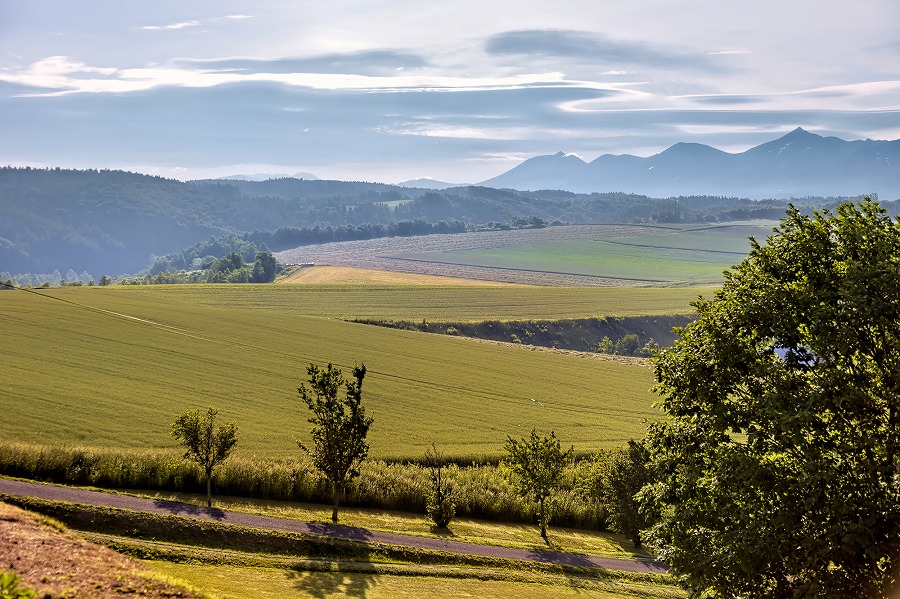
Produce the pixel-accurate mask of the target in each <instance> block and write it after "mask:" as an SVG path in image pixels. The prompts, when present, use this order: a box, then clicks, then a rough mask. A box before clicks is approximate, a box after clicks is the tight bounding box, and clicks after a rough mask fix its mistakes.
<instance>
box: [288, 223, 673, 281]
mask: <svg viewBox="0 0 900 599" xmlns="http://www.w3.org/2000/svg"><path fill="white" fill-rule="evenodd" d="M659 230H660V229H659V227H648V226H641V225H574V226H566V227H547V228H545V229H517V230H513V231H482V232H477V233H458V234H454V235H423V236H418V237H385V238H381V239H367V240H362V241H341V242H336V243H326V244H321V245H308V246H301V247H298V248H294V249H291V250H284V251H282V252H277V253H276V254H275V257H276V258H277V259H278V261H279V262H284V263H289V264H304V263H311V264H315V265H316V266H319V265H322V266H352V267H356V268H363V269H374V270H382V271H393V272H404V273H410V274H422V275H432V276H440V277H453V278H460V279H475V280H482V281H496V282H504V283H519V284H525V285H552V286H560V287H583V286H584V287H610V286H622V285H631V286H646V285H647V284H648V282H647V281H636V280H628V279H616V278H611V277H598V276H589V275H576V274H564V273H550V272H537V271H529V270H517V269H509V268H491V267H484V266H468V265H461V264H444V263H437V262H425V261H419V260H409V259H403V258H397V257H395V256H398V255H411V254H424V253H427V252H447V251H465V250H473V249H485V248H498V247H503V246H508V245H523V244H529V243H539V242H545V241H566V240H573V239H589V240H594V241H597V240H605V239H614V238H618V237H628V236H632V235H639V234H649V233H653V232H658V231H659Z"/></svg>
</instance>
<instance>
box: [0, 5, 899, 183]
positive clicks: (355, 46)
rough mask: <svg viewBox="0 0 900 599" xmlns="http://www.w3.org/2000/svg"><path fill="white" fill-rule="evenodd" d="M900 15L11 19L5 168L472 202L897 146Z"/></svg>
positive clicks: (163, 12) (106, 10) (635, 9)
mask: <svg viewBox="0 0 900 599" xmlns="http://www.w3.org/2000/svg"><path fill="white" fill-rule="evenodd" d="M898 24H900V2H897V0H852V1H849V0H789V1H787V2H785V1H784V0H729V1H722V0H681V1H679V2H674V1H672V0H560V1H559V2H547V1H546V0H541V1H531V0H512V1H505V0H477V1H476V0H443V1H442V2H426V1H418V2H414V1H399V0H382V1H366V0H332V1H331V2H321V1H317V2H308V1H305V0H304V1H293V2H289V1H287V0H284V1H279V2H272V1H266V0H256V1H253V2H247V1H235V0H217V1H214V2H213V1H201V0H154V1H153V2H146V1H137V0H116V1H103V0H81V1H79V2H72V1H71V0H27V1H23V0H0V164H2V165H13V166H25V165H29V166H40V167H45V166H50V167H55V166H59V167H63V168H100V169H102V168H112V169H125V170H132V171H139V172H146V173H150V174H155V175H161V176H165V177H171V178H178V179H183V180H184V179H194V178H207V177H219V176H227V175H233V174H238V173H241V174H256V173H271V174H287V175H293V174H295V173H312V174H314V175H316V176H318V177H320V178H326V179H341V180H353V181H381V182H386V183H397V182H401V181H407V180H412V179H417V178H433V179H437V180H441V181H447V182H452V183H477V182H480V181H483V180H486V179H489V178H491V177H494V176H496V175H499V174H501V173H503V172H505V171H507V170H509V169H510V168H513V167H515V166H516V165H518V164H520V163H521V162H522V161H524V160H526V159H528V158H531V157H533V156H538V155H545V154H555V153H556V152H559V151H562V152H565V153H571V154H576V155H578V156H580V157H581V158H583V159H585V160H592V159H594V158H596V157H597V156H600V155H602V154H624V153H628V154H635V155H639V156H649V155H652V154H655V153H658V152H660V151H662V150H664V149H665V148H667V147H669V146H671V145H672V144H674V143H677V142H697V143H704V144H709V145H712V146H714V147H717V148H719V149H722V150H725V151H728V152H740V151H743V150H746V149H748V148H750V147H752V146H755V145H758V144H760V143H764V142H766V141H770V140H772V139H775V138H777V137H780V136H781V135H783V134H785V133H787V132H789V131H791V130H793V129H794V128H796V127H803V128H804V129H807V130H809V131H812V132H814V133H818V134H820V135H834V136H837V137H840V138H842V139H848V140H852V139H867V138H870V139H898V138H900V33H898V31H900V28H898V27H897V25H898Z"/></svg>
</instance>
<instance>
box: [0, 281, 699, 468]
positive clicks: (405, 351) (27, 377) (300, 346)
mask: <svg viewBox="0 0 900 599" xmlns="http://www.w3.org/2000/svg"><path fill="white" fill-rule="evenodd" d="M495 290H496V291H497V292H498V293H502V292H505V291H506V290H512V291H514V292H517V293H521V294H522V295H520V296H518V299H516V300H515V301H513V300H512V299H510V296H507V300H506V302H505V304H504V302H502V301H498V299H497V297H496V296H495V297H494V298H493V299H492V300H490V301H492V302H494V305H497V306H503V307H502V308H489V309H485V310H484V312H483V315H488V314H489V315H491V316H495V317H496V316H500V315H501V310H505V311H506V314H509V315H512V314H514V313H516V311H517V310H518V312H519V315H520V316H521V312H523V311H525V308H524V306H527V305H531V302H529V300H528V298H529V295H528V292H527V290H525V291H522V290H519V289H518V288H516V287H508V288H496V289H478V290H477V292H479V293H482V292H484V291H495ZM465 291H467V289H466V288H457V289H455V290H454V293H455V292H465ZM648 291H649V290H648ZM419 292H421V293H423V295H421V296H415V293H419ZM293 293H296V294H297V295H292V294H293ZM333 293H334V294H344V295H343V297H346V298H351V297H352V298H354V299H353V301H359V298H358V295H359V294H358V290H354V289H351V288H345V289H343V290H334V291H333ZM373 293H375V292H373ZM378 293H383V291H379V292H378ZM393 293H395V294H396V297H397V298H402V297H404V294H405V293H412V294H413V295H414V296H415V297H418V298H419V299H424V298H425V297H426V296H427V297H433V296H438V297H440V295H441V293H444V291H437V292H436V291H434V290H430V289H425V290H419V291H408V290H405V289H403V288H397V289H396V290H395V291H393ZM446 293H449V292H446ZM548 293H551V294H552V293H559V294H562V295H560V296H557V298H556V302H555V303H554V302H552V301H551V300H550V299H547V300H546V301H547V304H546V305H545V306H544V308H543V309H544V312H543V314H542V313H541V312H540V310H539V309H536V310H535V312H534V313H533V314H534V316H536V317H537V316H541V315H544V316H546V315H547V312H548V311H553V310H555V313H554V314H550V315H551V316H553V315H561V314H560V313H562V312H566V311H572V310H573V309H572V308H571V304H572V302H566V301H563V299H562V298H563V297H566V295H565V294H567V293H572V295H573V296H577V293H580V291H578V290H574V291H571V292H570V291H568V290H562V291H560V290H557V291H550V292H548ZM232 294H238V295H237V296H236V295H232ZM241 294H249V297H243V298H239V297H238V296H240V295H241ZM313 297H314V296H310V295H304V294H303V292H302V291H297V290H296V289H295V288H291V287H287V286H286V287H284V288H280V287H278V286H268V287H267V288H265V289H262V288H253V287H245V286H232V287H230V288H220V289H209V288H193V289H191V288H180V287H178V288H176V287H172V288H162V287H142V288H124V287H116V288H87V287H83V288H64V289H52V290H41V291H40V292H24V291H11V292H4V293H2V294H0V326H2V327H3V330H4V332H5V347H4V359H3V361H2V363H0V385H2V388H3V393H2V394H0V410H2V411H3V413H4V414H7V415H8V416H7V418H6V419H5V421H4V425H3V433H4V437H5V438H7V439H16V440H19V441H25V442H31V443H39V444H63V445H65V444H73V445H75V444H77V445H82V446H92V447H113V448H116V447H119V448H174V447H175V445H176V444H175V441H174V440H173V439H172V438H171V437H170V436H169V434H168V433H169V430H170V425H171V422H172V420H173V419H174V417H175V416H176V415H177V414H178V413H180V412H182V411H184V410H189V409H194V408H200V407H205V406H208V405H213V406H216V407H217V408H219V409H220V417H221V418H222V419H223V420H235V421H236V422H237V423H238V426H239V429H240V445H239V451H240V452H241V453H244V454H248V455H256V456H260V457H285V456H296V455H297V454H298V452H299V450H298V449H297V446H296V439H297V438H308V436H307V435H308V431H309V425H308V424H307V422H306V419H307V417H308V414H307V413H306V412H305V409H304V408H303V406H302V405H301V403H300V401H299V399H298V395H297V387H298V386H299V384H300V383H301V382H304V380H305V378H306V366H307V365H308V364H309V363H311V362H312V363H317V364H324V363H326V362H329V361H330V362H333V363H334V364H335V365H337V366H339V367H341V368H344V369H345V371H347V370H348V369H350V368H352V366H353V365H354V364H355V363H357V362H364V363H365V364H366V366H367V368H368V375H367V377H366V380H365V384H364V387H363V395H364V402H365V405H366V407H367V410H368V412H369V414H371V415H372V416H373V417H374V419H375V424H374V425H373V427H372V430H371V432H370V436H369V438H370V442H371V455H372V456H373V457H378V458H408V457H418V456H420V455H421V454H422V453H424V451H425V449H426V448H428V447H430V446H431V444H432V443H437V445H438V446H439V447H440V448H441V449H442V450H443V451H445V452H446V453H447V454H449V455H458V456H479V455H494V456H496V455H498V454H499V453H500V452H501V450H502V447H503V443H504V442H505V440H506V436H507V435H513V436H524V435H526V434H527V433H528V432H529V431H530V430H531V429H532V427H536V428H537V429H538V430H539V431H543V432H549V431H550V430H554V431H555V432H556V434H557V436H559V438H560V439H562V441H563V442H564V443H565V444H567V445H568V444H571V445H574V447H575V448H576V450H580V451H591V450H596V449H601V448H608V447H616V446H620V445H622V444H623V443H625V442H626V441H627V440H628V439H630V438H637V437H641V436H642V435H643V433H644V430H645V427H646V421H647V420H652V419H655V418H658V417H659V412H658V411H657V410H656V409H655V408H653V407H652V403H653V401H654V397H653V395H652V394H651V393H650V391H649V388H650V386H651V384H652V375H651V372H650V370H649V369H648V368H647V367H643V366H633V365H625V364H618V363H612V362H599V361H595V360H586V359H581V358H577V357H572V356H564V355H556V354H551V353H543V352H528V351H522V350H519V349H516V348H508V347H502V346H494V345H486V344H479V343H473V342H471V341H469V340H466V339H459V338H453V337H445V336H437V335H423V334H421V333H415V332H409V331H402V330H393V329H384V328H378V327H370V326H365V325H361V324H354V323H348V322H343V321H340V320H336V319H333V318H323V317H321V316H322V315H324V314H322V313H321V312H320V315H319V316H315V317H313V316H306V315H301V313H302V312H304V311H309V312H313V311H315V310H321V311H322V312H325V311H327V310H324V309H322V308H320V307H319V306H321V305H323V303H326V302H323V301H322V300H321V299H320V300H318V301H317V300H315V299H313ZM405 297H406V301H401V300H400V299H398V303H397V305H396V306H395V307H394V312H393V313H394V314H400V315H402V314H403V312H404V310H409V311H410V313H413V312H414V311H415V310H420V309H421V308H420V307H418V306H416V302H418V301H419V299H410V296H405ZM445 297H449V296H445ZM459 297H460V296H454V299H453V300H452V302H453V303H454V304H455V305H449V302H447V300H446V299H445V300H443V301H444V303H448V305H447V306H446V307H445V308H436V309H435V310H434V311H432V312H430V313H429V315H428V316H424V317H423V318H433V317H440V314H445V315H446V316H448V317H449V316H450V315H451V314H456V313H457V312H456V310H457V309H458V308H459V302H461V301H462V300H460V299H458V298H459ZM472 297H474V296H472ZM472 297H469V298H468V300H471V299H472ZM530 297H532V298H534V297H536V296H530ZM537 297H540V295H539V294H538V296H537ZM545 297H548V298H549V297H551V296H545ZM582 297H585V298H586V297H587V296H582ZM594 297H595V298H598V297H599V296H598V295H595V296H594ZM661 297H667V296H665V293H663V294H662V295H661ZM201 298H206V300H203V299H201ZM273 298H280V299H279V300H275V299H273ZM668 298H669V299H667V300H666V301H669V302H671V301H672V299H671V296H668ZM251 299H252V300H255V301H258V302H259V303H258V304H254V303H253V301H251ZM686 299H687V298H684V299H683V300H682V301H683V302H684V301H685V300H686ZM468 300H466V301H468ZM204 301H207V302H209V303H211V304H216V305H204V304H203V302H204ZM279 301H280V302H281V305H282V308H277V309H274V308H269V309H263V308H260V306H272V305H273V304H274V305H276V306H277V305H278V304H279ZM583 301H584V302H585V303H584V304H583V305H584V306H585V308H584V310H585V311H586V309H587V308H586V306H587V304H588V303H589V302H588V301H587V299H584V300H583ZM617 301H622V302H623V304H624V305H629V304H631V305H633V302H628V301H627V300H626V299H620V300H617ZM515 302H520V305H519V306H516V305H515ZM438 304H441V300H438ZM551 304H552V305H555V306H557V307H556V308H552V309H551V308H549V306H550V305H551ZM298 305H299V306H304V305H305V307H303V308H297V307H296V306H298ZM602 305H603V302H601V301H596V303H595V306H594V307H595V309H594V310H593V313H595V314H596V313H598V312H601V313H602ZM681 305H682V306H683V305H684V303H682V304H681ZM290 306H294V307H290ZM404 306H408V308H404ZM389 309H390V308H389V307H388V306H387V305H386V304H385V305H382V307H381V308H380V310H382V313H383V314H384V313H387V311H388V310H389ZM659 309H660V310H663V309H664V308H662V307H660V308H659ZM345 310H346V309H345V308H341V309H336V310H332V314H334V312H344V311H345ZM442 310H443V311H442ZM490 310H496V311H494V312H490ZM347 311H349V312H353V310H352V309H349V310H347ZM576 311H577V310H576ZM433 315H436V316H433ZM472 315H473V317H474V316H475V312H472ZM417 317H418V316H417Z"/></svg>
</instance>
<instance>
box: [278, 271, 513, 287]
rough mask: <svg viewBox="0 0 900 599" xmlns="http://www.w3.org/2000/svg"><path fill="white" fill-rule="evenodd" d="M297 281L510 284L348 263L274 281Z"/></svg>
mask: <svg viewBox="0 0 900 599" xmlns="http://www.w3.org/2000/svg"><path fill="white" fill-rule="evenodd" d="M277 282H278V283H285V284H299V285H334V284H337V285H345V284H349V285H440V286H444V287H455V286H460V287H472V286H475V287H488V286H491V287H493V286H502V285H511V283H500V282H495V281H481V280H476V279H459V278H455V277H441V276H435V275H422V274H411V273H404V272H394V271H386V270H373V269H368V268H354V267H352V266H312V267H306V268H299V269H297V270H295V271H294V272H292V273H291V274H290V275H288V276H287V277H285V278H284V279H280V280H279V281H277Z"/></svg>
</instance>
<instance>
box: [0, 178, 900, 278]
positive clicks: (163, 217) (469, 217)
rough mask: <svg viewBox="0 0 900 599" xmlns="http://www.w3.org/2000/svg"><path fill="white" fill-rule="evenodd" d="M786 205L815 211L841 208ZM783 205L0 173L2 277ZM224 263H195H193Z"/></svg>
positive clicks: (811, 201) (749, 213)
mask: <svg viewBox="0 0 900 599" xmlns="http://www.w3.org/2000/svg"><path fill="white" fill-rule="evenodd" d="M790 202H793V203H794V204H795V205H797V206H800V207H802V208H804V209H807V208H809V209H812V208H813V207H815V208H819V207H827V206H830V205H837V204H838V203H839V202H840V199H837V198H802V199H795V200H791V201H790ZM788 203H789V201H787V200H759V201H755V200H749V199H741V198H726V197H710V196H695V197H679V198H663V199H660V198H650V197H647V196H642V195H635V194H628V193H621V192H610V193H591V194H576V193H571V192H566V191H548V190H545V191H534V192H522V191H514V190H509V189H493V188H489V187H477V186H467V187H454V188H449V189H445V190H442V191H434V190H429V189H417V188H407V187H399V186H392V185H385V184H381V183H362V182H342V181H309V180H302V179H290V178H284V179H273V180H269V181H260V182H257V181H235V180H227V181H226V180H214V181H191V182H181V181H176V180H173V179H164V178H161V177H154V176H148V175H142V174H137V173H130V172H124V171H113V170H66V169H59V168H56V169H34V168H27V167H26V168H13V167H3V168H0V205H2V206H3V213H2V218H0V271H4V272H8V273H13V274H16V273H38V272H44V273H49V272H54V271H59V272H68V271H69V270H73V271H75V272H85V271H86V272H90V273H94V274H102V275H113V276H116V275H121V274H125V273H137V272H139V271H142V270H144V269H147V268H156V267H155V266H154V265H155V264H156V261H157V257H158V256H167V255H170V254H173V253H178V252H182V253H183V252H184V248H189V247H191V246H193V245H195V244H197V243H198V242H201V241H202V240H205V239H208V238H209V237H211V236H212V237H216V238H218V237H223V236H229V235H237V236H240V237H242V238H243V239H244V240H246V241H247V242H249V243H251V244H253V245H254V246H257V248H261V247H262V246H263V244H265V245H266V246H268V247H269V248H272V249H273V250H276V251H277V250H278V249H285V248H288V247H292V245H303V244H309V243H323V242H327V241H339V240H350V239H369V238H373V237H380V236H390V235H398V236H402V235H420V234H428V233H453V232H458V231H460V230H462V228H468V229H473V228H475V226H476V225H478V224H479V223H495V224H496V223H513V222H515V221H516V220H521V219H537V220H539V221H541V222H546V223H552V222H554V221H556V222H565V223H573V224H580V223H593V224H602V223H673V222H716V221H727V220H738V219H748V218H768V219H776V218H780V217H781V216H783V215H784V211H785V209H786V208H787V206H788ZM888 204H890V203H888ZM886 207H887V208H888V209H890V210H893V208H892V207H891V206H890V205H887V206H886ZM526 226H527V225H526ZM230 251H233V250H230ZM223 255H224V254H220V255H215V253H210V254H202V253H201V254H199V255H197V256H193V257H191V258H190V261H191V264H193V261H194V260H195V259H197V258H201V259H202V258H206V257H207V256H213V257H215V258H221V257H223ZM243 258H244V260H245V262H247V261H251V260H250V259H251V258H252V257H251V256H249V255H243ZM185 260H186V258H185ZM173 264H174V263H173ZM183 264H184V268H189V267H190V266H189V265H188V263H187V262H186V261H185V262H183Z"/></svg>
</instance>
